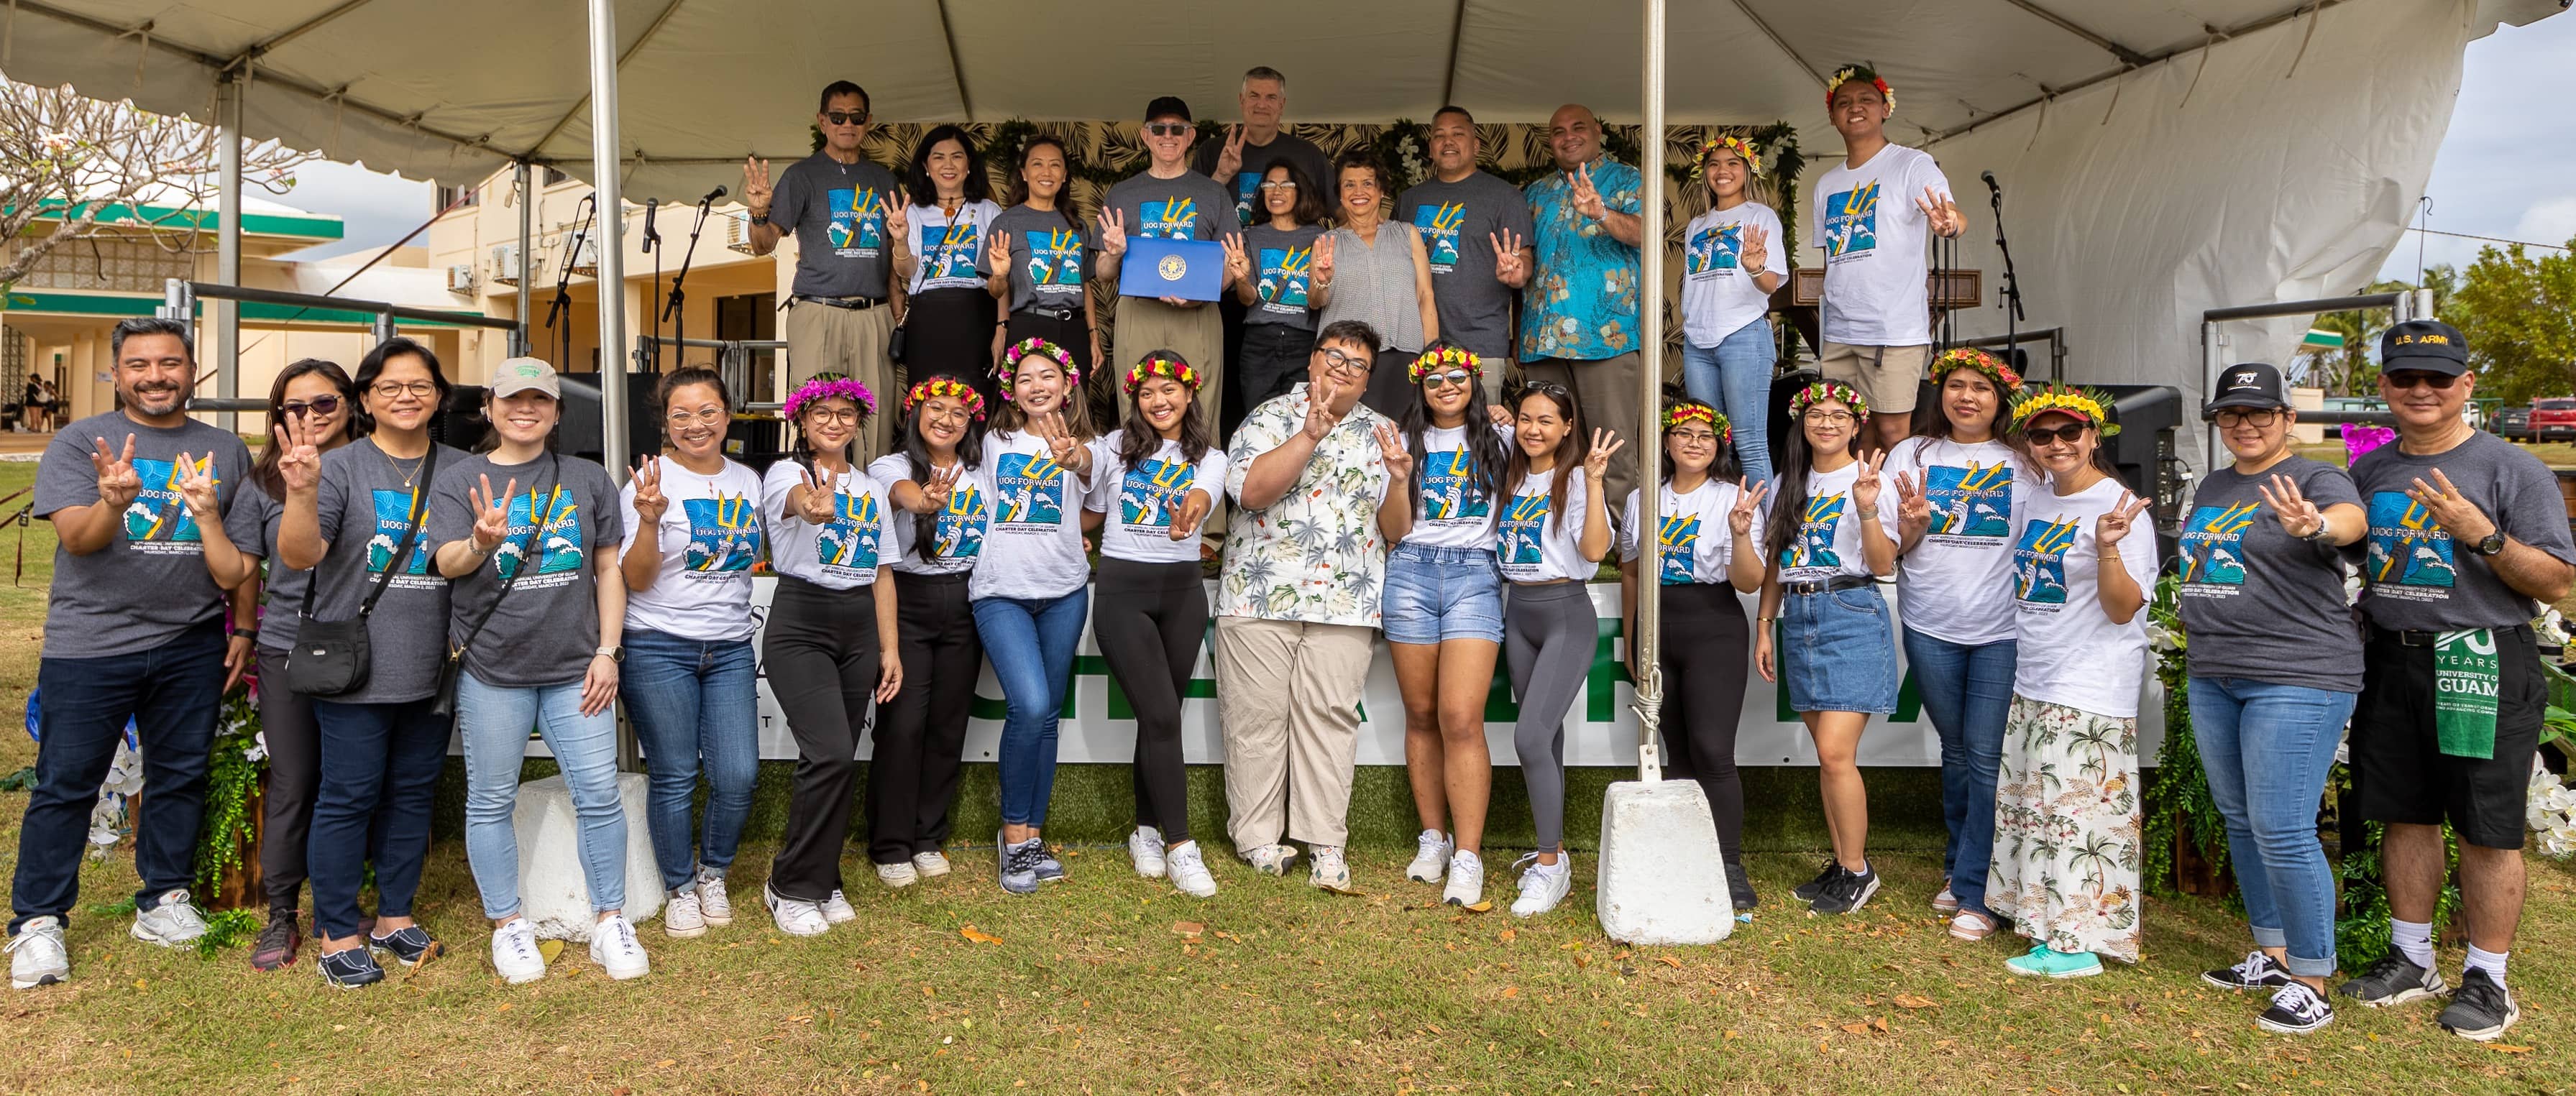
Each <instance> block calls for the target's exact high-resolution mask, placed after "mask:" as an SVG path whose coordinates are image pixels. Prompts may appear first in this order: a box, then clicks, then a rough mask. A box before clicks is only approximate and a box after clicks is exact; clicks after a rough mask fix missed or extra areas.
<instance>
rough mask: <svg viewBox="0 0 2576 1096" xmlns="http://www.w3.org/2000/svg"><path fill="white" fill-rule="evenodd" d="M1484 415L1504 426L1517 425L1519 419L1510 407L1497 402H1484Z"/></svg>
mask: <svg viewBox="0 0 2576 1096" xmlns="http://www.w3.org/2000/svg"><path fill="white" fill-rule="evenodd" d="M1485 417H1486V418H1489V419H1492V420H1494V421H1495V422H1497V423H1501V424H1502V425H1504V426H1517V425H1519V424H1520V421H1521V418H1520V416H1518V415H1515V414H1512V409H1511V408H1508V407H1505V406H1503V405H1502V404H1499V403H1489V404H1486V405H1485Z"/></svg>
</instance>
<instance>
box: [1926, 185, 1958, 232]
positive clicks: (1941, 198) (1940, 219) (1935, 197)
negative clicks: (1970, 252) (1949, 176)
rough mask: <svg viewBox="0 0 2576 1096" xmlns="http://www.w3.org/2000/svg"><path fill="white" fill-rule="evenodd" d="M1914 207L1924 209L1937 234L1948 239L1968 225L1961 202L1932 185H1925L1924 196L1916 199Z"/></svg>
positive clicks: (1927, 219) (1933, 230)
mask: <svg viewBox="0 0 2576 1096" xmlns="http://www.w3.org/2000/svg"><path fill="white" fill-rule="evenodd" d="M1914 208H1916V209H1919V210H1922V211H1923V219H1924V220H1925V221H1927V222H1929V223H1930V224H1931V226H1932V234H1933V235H1935V236H1940V237H1942V238H1944V239H1946V238H1949V237H1952V236H1956V235H1958V234H1959V233H1960V232H1961V231H1962V230H1964V229H1966V228H1967V227H1968V219H1967V218H1966V217H1965V216H1962V215H1961V214H1960V213H1959V203H1957V202H1954V201H1951V200H1950V196H1949V195H1947V194H1943V193H1941V192H1939V191H1936V190H1934V189H1932V188H1931V187H1928V186H1927V187H1924V188H1923V196H1922V197H1920V198H1916V199H1914Z"/></svg>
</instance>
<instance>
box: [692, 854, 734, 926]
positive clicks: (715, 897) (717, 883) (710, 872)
mask: <svg viewBox="0 0 2576 1096" xmlns="http://www.w3.org/2000/svg"><path fill="white" fill-rule="evenodd" d="M696 890H697V892H698V912H699V915H700V916H703V917H705V918H706V919H707V923H708V924H710V925H714V926H715V927H717V928H723V927H725V926H726V925H730V924H733V896H732V895H729V894H726V893H725V881H724V876H722V875H719V874H717V873H716V871H715V870H714V869H712V868H704V867H701V868H699V869H698V882H697V887H696Z"/></svg>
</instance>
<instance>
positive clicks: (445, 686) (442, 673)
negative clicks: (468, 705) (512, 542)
mask: <svg viewBox="0 0 2576 1096" xmlns="http://www.w3.org/2000/svg"><path fill="white" fill-rule="evenodd" d="M546 463H547V465H548V467H550V468H551V469H553V471H554V473H555V475H554V480H555V487H556V488H557V489H561V488H562V487H563V466H562V462H561V461H559V460H556V459H554V458H553V457H552V456H551V455H549V457H548V458H547V462H546ZM558 501H559V500H558V499H548V500H547V501H546V512H545V513H543V514H535V513H531V514H530V515H529V517H530V518H531V520H533V521H534V523H535V524H534V525H532V526H531V527H530V528H529V529H528V539H527V542H526V543H524V544H521V545H520V546H519V569H518V570H516V571H512V572H510V577H508V578H505V579H502V580H501V592H500V593H497V594H494V595H493V596H492V604H490V605H487V606H484V608H483V615H482V616H481V617H480V618H478V619H476V620H475V621H474V626H473V627H472V628H468V629H466V630H465V640H464V642H462V643H458V644H456V645H455V646H453V647H450V648H448V650H447V660H446V661H444V662H441V663H439V666H438V691H437V692H436V693H433V694H431V696H430V703H429V714H430V717H431V718H433V719H436V720H438V721H440V722H442V723H447V724H450V725H453V724H454V723H455V721H456V679H457V677H458V676H459V675H461V674H463V673H464V672H465V649H466V648H468V647H472V646H473V645H474V639H475V637H477V636H480V635H482V634H483V626H484V625H486V624H490V623H492V614H494V613H497V612H500V611H501V601H502V599H503V598H507V597H509V596H510V587H512V586H516V585H518V583H519V576H521V575H524V574H527V573H528V568H530V567H533V566H535V565H536V561H534V560H531V559H529V558H528V553H530V552H533V551H535V550H536V547H537V538H538V537H541V536H544V535H545V532H546V523H547V522H549V521H552V520H554V516H555V505H556V503H557V502H558ZM529 509H530V510H534V509H535V507H530V508H529ZM504 512H506V510H505V511H504ZM468 535H471V534H468ZM583 566H589V564H588V562H587V561H585V562H584V563H583Z"/></svg>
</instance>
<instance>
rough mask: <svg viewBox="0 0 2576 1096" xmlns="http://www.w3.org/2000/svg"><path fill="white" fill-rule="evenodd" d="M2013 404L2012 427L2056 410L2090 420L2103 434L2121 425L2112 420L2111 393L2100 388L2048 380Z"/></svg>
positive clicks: (2117, 428) (2022, 425)
mask: <svg viewBox="0 0 2576 1096" xmlns="http://www.w3.org/2000/svg"><path fill="white" fill-rule="evenodd" d="M2012 406H2013V419H2012V421H2013V427H2014V428H2015V429H2019V428H2021V427H2024V426H2028V425H2030V421H2031V420H2032V419H2036V418H2038V417H2040V416H2041V415H2046V414H2050V413H2055V414H2060V415H2072V416H2074V417H2076V418H2079V419H2082V420H2084V421H2085V422H2088V423H2091V424H2093V427H2094V428H2095V429H2097V430H2100V431H2101V432H2102V436H2103V437H2106V438H2107V437H2110V436H2112V435H2114V434H2117V433H2119V432H2120V425H2119V424H2118V423H2115V422H2112V421H2111V414H2110V407H2111V396H2110V394H2109V393H2107V392H2104V391H2102V390H2101V389H2099V388H2082V387H2078V386H2076V385H2072V384H2057V383H2050V384H2046V385H2042V386H2040V389H2039V391H2037V392H2033V393H2031V394H2030V395H2028V396H2024V397H2022V398H2021V399H2018V400H2014V401H2013V405H2012Z"/></svg>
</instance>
